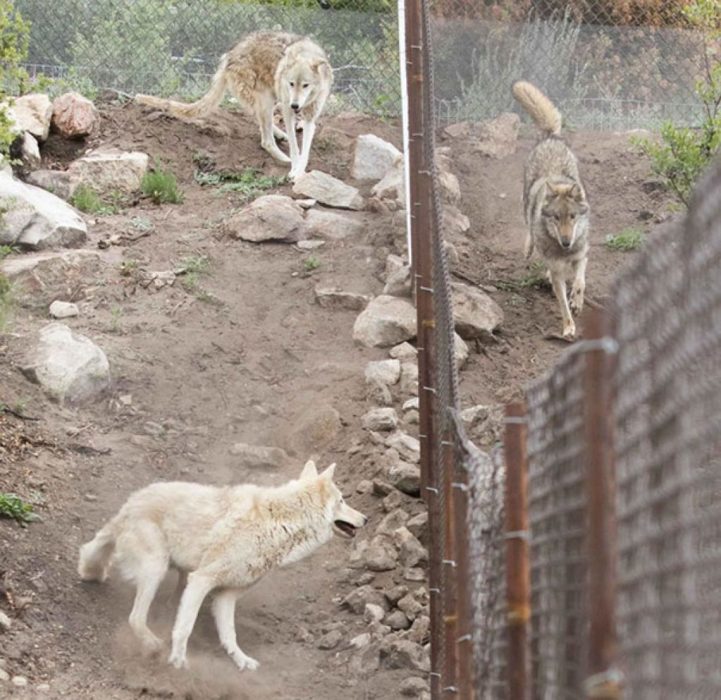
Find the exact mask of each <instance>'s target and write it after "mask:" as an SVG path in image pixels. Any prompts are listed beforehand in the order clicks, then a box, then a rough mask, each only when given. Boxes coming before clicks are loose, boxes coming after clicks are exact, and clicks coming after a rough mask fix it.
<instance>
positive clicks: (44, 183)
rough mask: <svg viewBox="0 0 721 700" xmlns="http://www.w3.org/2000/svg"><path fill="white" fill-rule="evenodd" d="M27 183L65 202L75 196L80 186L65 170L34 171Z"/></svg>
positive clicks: (29, 175) (28, 177)
mask: <svg viewBox="0 0 721 700" xmlns="http://www.w3.org/2000/svg"><path fill="white" fill-rule="evenodd" d="M26 181H27V182H28V183H29V184H31V185H35V186H36V187H40V188H42V189H44V190H47V191H48V192H50V193H52V194H54V195H56V196H57V197H60V198H61V199H65V200H68V199H70V198H71V197H72V196H73V193H74V192H75V190H76V189H77V186H78V183H77V182H76V181H75V180H73V178H72V175H71V174H70V173H68V172H66V171H65V170H33V172H31V173H30V174H28V176H27V178H26Z"/></svg>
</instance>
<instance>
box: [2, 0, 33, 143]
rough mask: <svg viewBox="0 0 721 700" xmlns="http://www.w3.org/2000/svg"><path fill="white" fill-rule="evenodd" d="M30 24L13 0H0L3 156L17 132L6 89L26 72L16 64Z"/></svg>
mask: <svg viewBox="0 0 721 700" xmlns="http://www.w3.org/2000/svg"><path fill="white" fill-rule="evenodd" d="M29 37H30V25H29V24H28V23H27V22H25V21H23V19H22V17H21V16H20V14H19V13H18V12H17V10H16V9H15V3H14V2H13V0H0V105H1V106H0V156H2V157H7V156H8V154H9V152H10V146H11V144H12V142H13V141H14V140H15V138H16V136H17V132H15V131H13V129H12V128H11V127H12V122H11V121H10V117H9V116H8V113H7V108H8V92H7V90H8V89H10V88H11V87H14V88H15V89H16V90H17V91H18V92H20V91H21V90H22V85H23V84H24V83H25V82H27V73H26V72H25V71H24V69H22V68H21V67H20V65H21V64H22V63H23V62H24V61H25V59H26V58H27V54H28V41H29Z"/></svg>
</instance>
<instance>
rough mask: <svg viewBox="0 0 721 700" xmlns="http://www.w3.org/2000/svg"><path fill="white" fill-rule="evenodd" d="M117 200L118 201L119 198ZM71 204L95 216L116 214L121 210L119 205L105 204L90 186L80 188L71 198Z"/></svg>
mask: <svg viewBox="0 0 721 700" xmlns="http://www.w3.org/2000/svg"><path fill="white" fill-rule="evenodd" d="M115 199H116V201H117V199H118V198H117V197H116V198H115ZM70 204H72V205H73V206H74V207H75V208H76V209H79V210H80V211H82V212H85V213H86V214H95V215H96V216H107V215H108V214H115V213H117V211H118V209H119V207H118V206H117V204H108V203H107V202H104V201H103V199H102V197H101V196H100V195H99V194H98V193H97V192H96V191H95V190H94V189H93V188H92V187H89V186H88V185H80V186H78V188H77V189H76V190H75V192H73V196H72V197H71V198H70Z"/></svg>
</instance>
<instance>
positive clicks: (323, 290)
mask: <svg viewBox="0 0 721 700" xmlns="http://www.w3.org/2000/svg"><path fill="white" fill-rule="evenodd" d="M315 300H316V301H317V302H318V306H321V307H323V308H324V309H345V310H348V311H362V310H363V309H364V308H365V307H366V305H367V304H368V302H369V301H370V297H369V296H366V295H365V294H354V293H353V292H344V291H343V290H341V289H338V288H337V287H321V286H320V285H318V286H317V287H316V288H315Z"/></svg>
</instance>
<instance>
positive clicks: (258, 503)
mask: <svg viewBox="0 0 721 700" xmlns="http://www.w3.org/2000/svg"><path fill="white" fill-rule="evenodd" d="M334 471H335V464H332V465H331V466H330V467H328V469H326V471H325V472H323V474H321V475H319V474H318V472H317V470H316V466H315V463H314V462H313V461H309V462H307V463H306V465H305V467H304V468H303V471H302V472H301V475H300V477H299V478H298V479H295V480H292V481H290V482H288V483H286V484H284V485H282V486H278V487H275V488H263V487H259V486H253V485H251V484H241V485H239V486H229V487H226V488H219V487H214V486H204V485H202V484H193V483H185V482H167V483H156V484H151V485H150V486H148V487H146V488H144V489H141V490H140V491H136V492H135V493H134V494H132V495H131V496H130V498H128V500H127V501H126V503H125V505H123V506H122V508H121V509H120V511H119V512H118V514H117V515H116V516H115V517H114V518H112V519H111V520H110V521H109V522H108V523H107V524H106V525H105V526H104V527H102V528H101V529H100V530H99V531H98V533H97V534H96V535H95V537H94V538H93V539H92V540H91V541H90V542H87V543H86V544H84V545H83V546H82V547H81V548H80V560H79V563H78V573H79V575H80V578H81V579H82V580H84V581H104V580H105V579H106V578H107V576H108V570H109V568H110V565H111V560H114V563H115V564H116V565H117V566H118V568H119V569H120V573H121V574H122V576H123V577H125V578H126V579H128V580H130V581H132V582H133V583H134V584H135V587H136V592H135V601H134V603H133V608H132V611H131V612H130V618H129V622H130V626H131V628H132V629H133V631H134V632H135V634H136V635H137V637H138V638H139V639H140V641H141V642H142V643H143V645H144V646H145V647H146V648H147V649H148V650H150V651H155V650H159V649H160V648H161V647H162V642H161V640H160V639H158V637H156V636H155V635H154V634H153V633H152V632H151V630H150V628H149V627H148V622H147V620H148V611H149V609H150V604H151V603H152V602H153V598H154V597H155V594H156V592H157V590H158V586H160V583H161V582H162V580H163V578H164V577H165V574H166V573H167V571H168V568H169V567H170V566H173V567H175V568H177V569H178V570H179V571H180V572H186V573H188V577H187V584H186V586H185V590H184V591H183V595H182V598H181V600H180V606H179V608H178V614H177V617H176V619H175V626H174V627H173V634H172V650H171V653H170V658H169V659H168V661H169V663H171V664H173V665H174V666H176V667H177V668H181V667H184V666H187V659H186V648H187V645H188V638H189V637H190V633H191V632H192V630H193V626H194V625H195V620H196V618H197V616H198V611H199V610H200V606H201V604H202V603H203V600H204V599H205V597H206V596H207V595H208V594H209V593H210V592H211V591H215V596H214V600H213V616H214V618H215V624H216V627H217V630H218V636H219V637H220V642H221V644H222V645H223V648H224V649H225V650H226V651H227V652H228V654H229V655H230V657H231V658H232V659H233V661H234V662H235V664H236V665H237V666H238V668H240V669H241V670H243V669H250V670H255V669H256V668H257V667H258V662H257V661H256V660H255V659H252V658H251V657H250V656H248V655H247V654H245V653H244V652H243V651H242V650H241V649H240V647H239V646H238V643H237V640H236V636H235V601H236V599H237V598H238V596H239V595H240V594H241V593H242V591H243V590H244V589H246V588H248V587H249V586H251V585H252V584H254V583H256V582H257V581H258V580H259V579H260V578H262V577H263V576H264V575H265V574H267V573H268V572H269V571H270V570H271V569H273V568H274V567H276V566H286V565H287V564H291V563H293V562H296V561H299V560H300V559H303V558H305V557H306V556H308V555H309V554H311V553H312V552H313V551H314V550H316V549H317V548H318V547H320V546H321V545H322V544H325V543H326V542H327V541H328V540H330V538H331V537H332V534H333V532H334V531H335V532H337V533H339V534H340V535H342V536H344V537H353V536H355V531H356V529H357V528H359V527H362V526H363V525H365V523H366V522H367V520H368V519H367V518H366V516H365V515H363V514H362V513H359V512H358V511H357V510H354V509H353V508H351V507H350V506H348V505H346V503H345V502H344V500H343V496H342V495H341V492H340V491H339V490H338V487H337V486H336V485H335V484H334V483H333V474H334ZM113 555H114V556H113Z"/></svg>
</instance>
